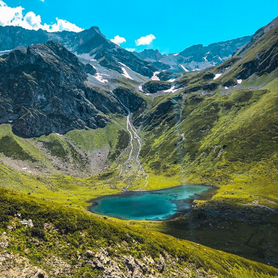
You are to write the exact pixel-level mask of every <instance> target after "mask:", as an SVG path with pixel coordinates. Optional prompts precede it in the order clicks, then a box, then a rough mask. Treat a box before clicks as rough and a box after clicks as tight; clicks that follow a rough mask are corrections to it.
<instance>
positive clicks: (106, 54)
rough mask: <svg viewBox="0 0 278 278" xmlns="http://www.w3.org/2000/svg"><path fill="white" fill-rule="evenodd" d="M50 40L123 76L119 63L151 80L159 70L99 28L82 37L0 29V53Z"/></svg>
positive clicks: (81, 33)
mask: <svg viewBox="0 0 278 278" xmlns="http://www.w3.org/2000/svg"><path fill="white" fill-rule="evenodd" d="M49 40H52V41H55V42H59V43H61V44H63V45H64V46H65V47H67V48H68V49H69V50H71V51H73V52H76V53H78V54H84V53H86V54H89V55H94V58H95V59H96V60H97V61H98V62H99V63H100V65H102V66H104V67H107V68H109V69H113V70H116V71H118V72H120V73H122V69H121V65H120V64H119V63H123V64H126V65H127V66H128V67H130V68H131V69H132V70H134V71H135V72H138V73H140V74H142V75H145V76H148V77H150V76H152V74H153V72H154V71H155V70H156V69H155V67H153V66H151V65H150V64H149V63H148V62H145V61H143V60H141V59H139V58H138V57H137V56H135V55H134V54H133V53H131V52H129V51H127V50H125V49H123V48H121V47H119V46H117V45H115V44H114V43H112V42H111V41H109V40H107V39H106V38H105V36H104V35H103V34H102V33H101V32H100V30H99V28H97V27H92V28H90V29H88V30H84V31H82V32H79V33H74V32H66V31H64V32H57V33H48V32H46V31H43V30H39V31H34V30H26V29H23V28H21V27H13V26H7V27H1V26H0V51H1V50H11V49H15V48H17V47H20V46H25V47H27V46H30V45H33V44H39V43H46V42H47V41H49Z"/></svg>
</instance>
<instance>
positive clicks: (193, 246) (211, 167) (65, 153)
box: [0, 19, 278, 278]
mask: <svg viewBox="0 0 278 278" xmlns="http://www.w3.org/2000/svg"><path fill="white" fill-rule="evenodd" d="M3 30H5V32H7V30H9V28H6V27H5V28H4V29H2V31H1V32H2V33H1V32H0V33H1V34H3V32H4V31H3ZM10 30H12V31H11V34H15V33H14V30H17V31H18V32H19V33H18V41H16V43H14V42H13V40H10V41H9V39H8V36H7V42H5V41H2V40H0V42H1V49H4V47H6V48H8V46H9V47H11V48H13V47H14V46H15V45H17V46H18V45H21V47H19V48H17V49H13V50H9V51H4V52H2V53H1V56H0V121H1V124H0V193H1V194H0V220H1V221H0V231H1V233H0V246H1V248H0V276H1V275H2V276H3V277H24V278H25V277H26V278H27V277H40V278H42V277H65V276H66V277H208V278H212V277H219V278H220V277H230V278H241V277H254V278H270V277H271V278H272V277H273V278H274V277H275V276H276V274H277V266H278V261H277V257H278V254H277V250H278V248H277V246H278V241H277V237H275V235H276V234H277V233H278V229H277V227H278V225H277V215H278V199H277V179H278V176H277V163H278V144H277V132H278V129H277V127H278V126H277V118H278V113H277V101H278V99H277V98H278V95H277V90H278V79H277V73H278V64H277V53H278V48H277V45H278V44H277V37H278V36H277V33H278V20H277V19H276V20H274V21H273V22H271V23H270V24H269V25H268V26H266V27H264V28H262V29H260V30H259V31H258V32H257V33H255V34H254V36H252V38H251V39H250V42H249V43H247V44H246V45H245V46H244V47H243V48H241V49H240V50H238V51H236V52H235V54H234V55H233V56H232V57H231V58H229V59H227V60H226V61H224V62H223V63H221V64H219V65H217V66H213V67H210V68H207V69H203V70H199V71H191V72H185V73H184V74H183V75H182V76H181V77H177V78H175V79H172V80H170V81H160V80H158V78H157V77H158V76H161V74H162V73H163V74H165V76H166V75H167V72H158V71H156V72H155V73H154V74H153V75H152V78H146V77H143V76H141V75H140V74H138V73H137V74H136V73H135V71H133V70H132V69H131V68H130V67H129V66H128V65H127V64H126V63H123V64H120V63H121V62H119V60H118V59H120V58H119V57H118V56H117V55H119V53H121V51H119V52H118V49H120V48H119V47H114V46H113V45H110V42H107V41H106V40H105V38H103V36H101V35H99V31H98V30H97V29H96V28H93V29H90V30H87V31H84V32H82V34H78V35H75V34H73V33H71V32H62V33H61V34H58V37H59V39H58V37H55V36H56V35H57V34H56V33H54V34H53V35H51V34H50V33H46V32H40V31H39V33H33V32H31V33H28V32H27V33H28V34H29V35H28V36H27V33H26V37H25V36H20V34H21V32H23V33H22V34H24V32H25V31H22V29H21V28H19V29H17V28H16V29H13V28H11V29H10ZM36 34H41V36H47V38H46V39H45V41H44V42H43V43H39V44H32V43H31V45H25V46H24V44H23V46H22V43H21V42H20V41H22V40H24V39H26V44H29V43H30V41H28V42H27V40H29V37H31V39H30V40H32V39H33V38H32V36H33V35H34V36H36ZM50 35H51V36H53V37H54V38H52V40H51V41H49V38H48V36H50ZM81 36H84V37H82V40H79V39H80V38H81ZM4 37H5V36H4ZM90 38H94V39H92V41H90ZM75 39H76V40H75ZM14 40H16V36H14ZM61 42H62V43H61ZM5 44H6V45H5ZM202 48H203V47H200V46H198V47H193V48H191V49H190V50H187V51H185V52H186V53H187V54H184V55H189V54H188V53H193V52H194V51H195V50H194V49H198V51H200V53H201V52H202V50H201V49H202ZM70 49H71V50H72V51H73V52H72V51H70ZM216 49H217V48H216ZM6 50H7V49H6ZM217 51H218V50H217ZM114 52H115V56H114ZM99 53H100V54H99ZM101 53H103V54H101ZM111 53H113V55H111V57H110V54H111ZM124 53H125V52H124ZM196 53H197V52H196ZM223 53H224V51H223ZM97 55H100V57H104V56H105V55H107V59H108V56H109V59H110V60H111V63H112V66H113V70H111V69H110V68H107V64H106V63H107V62H105V63H104V64H102V65H101V64H100V63H101V61H102V59H101V58H99V57H98V56H97ZM190 55H191V54H190ZM196 55H197V54H196ZM223 55H227V54H223ZM120 56H121V55H120ZM144 56H145V58H144V59H146V57H147V56H148V57H149V58H148V59H163V58H159V56H160V55H159V53H158V52H157V51H146V52H145V54H144ZM180 56H182V55H180ZM96 57H97V58H96ZM117 57H118V58H117ZM121 57H122V56H121ZM173 57H176V56H174V55H173ZM200 57H201V56H200ZM121 59H122V58H121ZM136 59H139V58H136ZM136 59H135V60H134V61H136ZM184 59H185V58H184ZM195 59H197V56H196V57H195ZM200 59H201V58H200ZM104 60H105V59H104ZM139 60H140V59H139ZM140 61H141V60H140ZM154 62H158V63H160V61H154ZM116 63H117V65H120V67H121V70H122V72H121V73H120V72H118V71H117V70H116V69H115V68H114V66H115V65H116ZM146 63H147V64H148V65H149V64H150V63H152V62H151V61H149V62H146ZM109 67H110V66H109ZM123 69H124V70H123ZM170 74H172V73H171V72H170ZM181 184H182V185H188V184H191V185H192V186H193V185H197V184H203V185H210V187H211V193H210V194H208V195H207V196H205V197H204V198H203V199H202V200H192V201H190V203H189V205H190V209H187V210H186V211H185V212H182V213H180V214H179V215H178V217H176V218H173V219H170V220H168V221H150V222H148V221H135V220H130V221H126V220H122V219H115V218H112V217H109V216H105V215H96V214H94V213H92V212H91V211H90V210H89V207H91V205H92V203H94V202H98V200H99V198H101V197H103V196H107V195H116V194H123V195H121V196H126V194H127V195H129V194H133V193H132V192H129V191H150V190H161V189H166V188H170V187H174V186H179V185H181ZM154 194H155V193H154ZM193 198H194V199H195V197H193ZM158 205H159V204H158ZM111 209H112V210H113V209H114V208H113V207H112V208H111ZM144 209H145V210H146V211H147V213H149V212H150V213H151V211H149V210H150V209H151V208H149V207H144Z"/></svg>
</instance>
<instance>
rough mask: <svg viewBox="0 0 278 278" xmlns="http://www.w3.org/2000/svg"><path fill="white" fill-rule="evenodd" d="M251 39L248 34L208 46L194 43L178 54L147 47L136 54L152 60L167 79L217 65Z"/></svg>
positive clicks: (163, 78) (162, 76)
mask: <svg viewBox="0 0 278 278" xmlns="http://www.w3.org/2000/svg"><path fill="white" fill-rule="evenodd" d="M250 39H251V37H250V36H246V37H242V38H238V39H234V40H229V41H225V42H218V43H213V44H210V45H208V46H204V45H202V44H198V45H193V46H191V47H188V48H186V49H184V50H183V51H182V52H180V53H178V54H169V55H166V54H161V53H160V52H159V51H158V50H152V49H145V50H144V51H142V52H139V53H136V55H137V56H138V57H139V58H140V59H142V60H145V61H147V62H151V63H152V64H153V66H154V67H156V68H158V69H159V70H160V71H161V72H160V74H159V75H158V77H160V79H161V80H164V81H166V80H168V79H171V78H175V77H177V76H178V75H179V74H182V73H184V72H188V71H196V70H202V69H205V68H209V67H212V66H217V65H219V64H221V63H223V62H224V61H226V60H227V59H229V58H230V57H231V56H232V55H233V54H234V53H236V52H237V51H239V50H240V49H241V48H242V47H244V46H245V45H246V44H247V43H248V42H249V41H250Z"/></svg>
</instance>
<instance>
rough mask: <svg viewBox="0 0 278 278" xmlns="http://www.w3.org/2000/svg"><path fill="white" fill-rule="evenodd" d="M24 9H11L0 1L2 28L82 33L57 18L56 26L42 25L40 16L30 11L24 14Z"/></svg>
mask: <svg viewBox="0 0 278 278" xmlns="http://www.w3.org/2000/svg"><path fill="white" fill-rule="evenodd" d="M23 11H24V8H23V7H21V6H19V7H15V8H12V7H9V6H8V5H7V4H6V3H5V2H4V1H2V0H0V26H20V27H23V28H25V29H29V30H38V29H43V30H46V31H48V32H59V31H72V32H80V31H82V29H81V28H80V27H78V26H77V25H75V24H73V23H71V22H69V21H67V20H64V19H59V18H56V22H55V23H54V24H51V25H49V24H46V23H44V24H42V19H41V16H40V15H36V14H35V13H34V12H32V11H30V12H27V13H24V12H23Z"/></svg>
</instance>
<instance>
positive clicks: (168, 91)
mask: <svg viewBox="0 0 278 278" xmlns="http://www.w3.org/2000/svg"><path fill="white" fill-rule="evenodd" d="M177 90H178V89H175V86H172V87H171V88H170V89H168V90H165V91H164V93H174V92H176V91H177Z"/></svg>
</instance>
